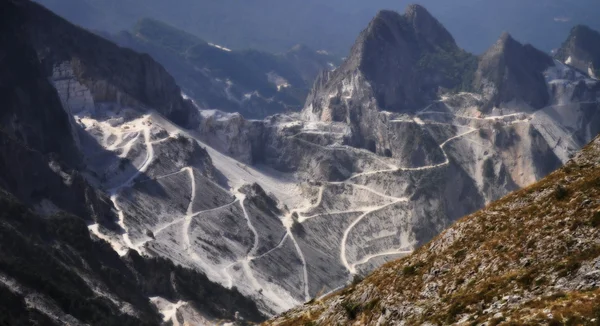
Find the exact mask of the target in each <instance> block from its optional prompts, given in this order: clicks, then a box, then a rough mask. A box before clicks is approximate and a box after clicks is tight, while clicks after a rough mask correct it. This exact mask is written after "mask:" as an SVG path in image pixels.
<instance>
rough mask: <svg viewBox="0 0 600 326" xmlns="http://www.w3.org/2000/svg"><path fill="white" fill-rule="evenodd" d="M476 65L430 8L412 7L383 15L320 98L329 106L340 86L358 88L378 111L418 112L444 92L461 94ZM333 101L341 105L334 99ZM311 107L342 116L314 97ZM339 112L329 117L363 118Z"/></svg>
mask: <svg viewBox="0 0 600 326" xmlns="http://www.w3.org/2000/svg"><path fill="white" fill-rule="evenodd" d="M475 60H476V59H475V57H474V56H473V55H471V54H469V53H466V52H464V51H463V50H461V49H460V48H459V47H458V46H457V45H456V42H455V41H454V38H453V37H452V36H451V35H450V33H449V32H448V31H447V30H446V29H445V28H444V27H443V26H442V24H441V23H440V22H438V21H437V20H436V19H435V18H434V17H433V16H431V14H430V13H429V12H428V11H427V10H426V9H425V8H423V7H421V6H419V5H411V6H409V7H408V8H407V10H406V12H405V13H404V14H403V15H401V14H399V13H397V12H394V11H389V10H383V11H380V12H379V13H378V14H377V15H376V16H375V18H374V19H373V20H372V21H371V23H370V24H369V26H368V27H367V28H366V29H365V30H364V31H363V32H362V33H361V34H360V36H359V37H358V39H357V41H356V43H355V45H354V47H353V48H352V51H351V54H350V56H349V57H348V59H347V60H346V61H345V62H344V64H342V66H341V67H340V69H338V70H336V71H335V72H334V73H333V74H332V76H331V78H329V82H328V83H327V85H326V86H325V88H327V90H324V89H319V90H317V92H321V93H323V92H325V93H329V94H326V95H324V96H325V98H326V99H327V100H329V99H331V98H332V97H330V96H329V95H331V93H332V92H334V89H336V88H338V87H339V86H340V84H346V85H353V86H352V87H353V88H354V89H355V90H356V92H355V94H361V96H362V95H366V96H369V97H370V96H373V97H374V98H375V100H376V103H377V107H378V109H381V110H386V111H394V112H413V111H416V110H418V109H422V108H423V106H424V105H426V104H427V103H429V102H430V101H431V100H433V99H435V98H436V97H437V94H438V92H439V90H440V88H442V89H462V88H463V87H462V85H464V84H470V82H469V83H464V79H469V80H470V77H469V76H472V73H473V71H474V70H475V68H474V67H475V65H476V63H475ZM351 76H354V77H358V76H360V78H364V82H366V83H365V87H362V86H359V85H356V84H357V83H356V81H357V79H356V78H354V82H352V81H350V80H349V78H351ZM360 78H359V79H360ZM344 79H346V81H343V80H344ZM356 88H361V89H356ZM346 89H348V87H346ZM320 98H323V97H320ZM317 101H319V97H318V96H317ZM333 101H335V102H342V101H339V100H335V98H333ZM310 104H312V108H311V110H313V111H317V112H316V113H317V114H319V113H320V112H319V111H321V110H322V109H325V108H326V107H328V109H330V110H332V111H337V110H338V109H336V108H333V106H332V105H329V104H328V103H315V102H314V98H312V97H309V102H308V106H310ZM339 111H340V112H332V113H331V114H329V115H327V116H332V117H333V118H334V120H341V121H344V120H346V121H348V120H352V119H355V117H357V116H359V115H361V114H358V113H356V112H355V111H356V110H354V109H352V108H350V109H349V110H347V109H345V108H339Z"/></svg>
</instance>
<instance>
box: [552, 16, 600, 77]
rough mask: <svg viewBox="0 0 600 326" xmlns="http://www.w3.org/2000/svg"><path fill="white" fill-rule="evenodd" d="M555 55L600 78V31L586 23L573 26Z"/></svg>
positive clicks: (591, 75)
mask: <svg viewBox="0 0 600 326" xmlns="http://www.w3.org/2000/svg"><path fill="white" fill-rule="evenodd" d="M555 57H556V59H558V60H560V61H562V62H564V63H566V64H568V65H571V66H573V67H575V68H577V69H579V70H580V71H582V72H584V73H587V74H588V75H589V76H590V77H592V78H596V79H598V78H600V33H598V32H597V31H595V30H593V29H591V28H589V27H587V26H584V25H578V26H575V27H573V29H572V30H571V33H570V34H569V38H568V39H567V40H566V41H565V42H564V43H563V45H562V46H561V47H560V49H558V51H557V52H556V55H555Z"/></svg>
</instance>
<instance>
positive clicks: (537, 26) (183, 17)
mask: <svg viewBox="0 0 600 326" xmlns="http://www.w3.org/2000/svg"><path fill="white" fill-rule="evenodd" d="M38 1H39V2H40V3H42V4H43V5H46V6H48V7H49V8H50V9H52V10H53V11H55V12H57V13H58V14H60V15H63V16H64V17H65V18H67V19H69V20H71V21H72V22H74V23H76V24H79V25H81V26H84V27H86V28H90V29H95V30H104V31H108V32H111V33H115V32H118V31H120V30H126V29H129V28H130V27H131V26H133V25H134V24H135V22H136V21H138V20H139V19H141V18H143V17H151V18H154V19H158V20H161V21H164V22H167V23H168V24H170V25H174V26H176V27H178V28H180V29H184V30H186V31H188V32H190V33H192V34H194V35H197V36H199V37H201V38H203V39H206V40H208V41H209V42H213V43H216V44H220V45H223V46H226V47H229V48H232V49H236V50H240V49H248V48H252V49H259V50H264V51H269V52H274V53H276V52H283V51H285V50H287V49H289V48H291V47H292V46H293V45H295V44H296V43H302V44H306V45H308V46H309V47H311V48H314V49H316V50H327V51H329V52H331V53H332V54H334V55H336V56H344V55H346V54H347V53H348V49H349V48H350V47H351V45H352V44H353V42H354V40H355V39H356V35H358V33H359V32H360V31H361V30H362V29H363V28H364V26H366V25H367V24H368V23H369V21H370V20H371V19H372V18H373V16H374V15H375V14H376V13H377V12H378V11H379V10H381V9H390V10H395V11H399V10H403V9H404V8H403V7H404V6H405V5H406V3H405V2H402V1H397V0H373V1H368V2H365V1H357V0H354V1H340V0H302V1H299V0H289V1H286V2H282V1H276V0H257V1H252V2H239V1H235V0H223V1H219V2H215V1H209V0H200V1H196V0H184V1H180V2H178V4H177V5H170V4H166V3H164V2H163V1H156V0H151V1H144V0H133V1H128V2H126V3H123V2H122V1H117V0H84V1H78V0H38ZM419 3H420V4H421V5H423V6H425V7H427V8H429V9H430V11H431V12H432V13H433V14H434V15H435V16H436V17H438V19H439V20H440V21H441V22H442V23H443V24H444V25H445V26H446V27H447V28H448V30H450V31H451V32H452V34H453V35H454V36H455V38H456V39H457V40H458V43H459V45H460V46H461V47H462V48H465V49H467V50H468V51H470V52H474V53H477V54H480V53H483V52H484V51H485V50H486V49H487V47H488V46H489V44H491V43H492V42H493V41H495V40H496V38H497V37H498V35H500V34H501V33H502V32H503V31H508V32H510V33H511V34H512V35H514V36H515V38H517V39H519V40H522V41H523V42H525V43H531V44H533V45H535V46H536V47H537V48H539V49H541V50H543V51H545V52H549V51H550V50H552V49H555V48H558V47H559V46H560V43H561V42H562V41H563V40H564V39H565V38H567V36H568V33H569V29H570V28H572V27H573V26H574V25H576V24H587V25H589V26H590V27H592V28H594V29H600V24H599V23H598V22H597V19H596V17H597V15H598V12H599V10H600V7H599V5H598V2H597V1H596V0H579V1H576V2H566V1H562V0H541V1H521V0H506V1H502V2H498V1H487V0H486V1H476V0H459V1H455V2H452V3H449V2H448V1H446V0H421V1H420V2H419Z"/></svg>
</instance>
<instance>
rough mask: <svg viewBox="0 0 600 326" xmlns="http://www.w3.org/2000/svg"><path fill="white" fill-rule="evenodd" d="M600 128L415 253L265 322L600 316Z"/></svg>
mask: <svg viewBox="0 0 600 326" xmlns="http://www.w3.org/2000/svg"><path fill="white" fill-rule="evenodd" d="M598 157H600V138H596V139H595V140H594V141H593V142H592V143H591V144H589V145H587V146H586V147H585V148H584V149H583V150H582V151H581V152H580V153H579V154H578V155H577V156H576V157H575V158H574V159H573V160H571V161H569V162H568V163H567V164H566V165H565V166H564V167H563V168H561V169H560V170H558V171H556V172H554V173H552V174H550V175H549V176H548V177H546V178H544V179H543V180H541V181H540V182H538V183H536V184H534V185H532V186H530V187H527V188H525V189H523V190H520V191H517V192H515V193H513V194H510V195H508V196H507V197H505V198H503V199H501V200H499V201H497V202H495V203H493V204H491V205H489V206H488V207H486V208H485V209H484V210H482V211H479V212H477V213H475V214H473V215H470V216H467V217H465V218H463V219H461V220H459V221H458V222H457V223H455V224H454V225H453V226H452V227H450V228H449V229H448V230H446V231H444V232H443V233H442V234H441V235H439V236H438V237H436V238H435V239H434V240H433V241H431V242H430V243H429V244H427V245H425V246H423V247H422V248H420V249H419V250H417V251H416V252H415V253H414V254H412V255H410V256H408V257H406V258H404V259H401V260H398V261H394V262H391V263H388V264H387V265H384V266H383V267H381V268H379V269H378V270H376V271H375V272H374V273H372V274H371V275H370V276H368V277H367V278H365V279H364V280H363V281H361V282H357V283H356V284H355V285H352V286H350V287H348V288H346V289H344V290H341V291H339V292H337V293H335V294H332V295H329V296H327V297H325V298H323V299H320V300H317V301H314V302H311V303H309V304H307V305H305V306H303V307H300V308H298V309H295V310H292V311H290V312H287V313H285V314H284V315H282V316H280V317H278V318H276V319H274V320H272V321H269V322H267V323H266V324H267V325H303V324H304V325H342V324H345V325H367V324H368V325H389V324H396V323H398V324H405V325H423V324H428V325H433V324H436V325H439V324H444V325H446V324H471V325H480V324H482V323H485V322H487V323H488V325H503V324H504V325H509V324H512V325H562V324H566V325H582V324H589V325H592V324H594V323H597V321H598V320H599V318H600V300H599V299H600V289H598V285H599V284H600V273H599V272H598V271H599V268H600V243H599V242H598V239H600V210H599V209H600V161H599V160H598Z"/></svg>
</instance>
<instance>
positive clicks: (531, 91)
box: [474, 33, 554, 111]
mask: <svg viewBox="0 0 600 326" xmlns="http://www.w3.org/2000/svg"><path fill="white" fill-rule="evenodd" d="M552 66H554V62H553V61H552V58H550V56H548V55H546V54H544V53H543V52H541V51H539V50H537V49H535V48H534V47H533V46H531V45H522V44H521V43H519V42H517V41H516V40H514V39H513V38H512V37H511V36H510V35H509V34H508V33H505V34H503V35H502V36H501V37H500V39H499V40H498V41H497V42H496V44H494V45H493V46H492V47H491V48H490V49H489V50H488V51H487V52H486V53H485V54H484V55H483V57H482V58H481V60H480V62H479V68H478V69H477V72H476V73H475V80H474V89H475V91H477V92H479V93H481V94H483V96H484V98H485V101H486V103H485V104H484V106H483V108H482V109H483V110H484V111H487V110H489V109H491V108H493V107H498V106H500V105H502V104H506V103H509V102H511V101H516V102H521V103H522V104H524V105H528V106H530V107H531V108H532V109H533V110H537V109H541V108H542V107H544V106H546V105H547V104H548V102H549V95H548V87H547V85H546V80H545V78H544V75H543V72H544V71H545V70H546V69H548V68H549V67H552Z"/></svg>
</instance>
